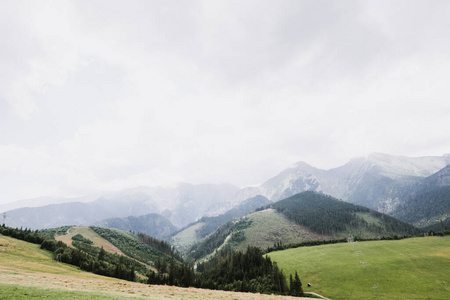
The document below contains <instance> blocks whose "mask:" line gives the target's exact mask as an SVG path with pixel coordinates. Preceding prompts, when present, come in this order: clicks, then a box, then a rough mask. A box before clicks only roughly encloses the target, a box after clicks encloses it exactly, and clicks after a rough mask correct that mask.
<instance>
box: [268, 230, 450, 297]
mask: <svg viewBox="0 0 450 300" xmlns="http://www.w3.org/2000/svg"><path fill="white" fill-rule="evenodd" d="M269 256H270V257H271V258H272V260H274V261H276V262H277V263H278V265H279V266H280V267H281V268H282V269H283V270H284V272H285V273H286V274H289V273H292V274H293V273H294V272H295V271H298V273H299V276H300V279H301V280H302V283H303V288H304V291H305V292H308V291H311V292H316V293H319V294H321V295H323V296H326V297H329V298H331V299H333V300H334V299H346V300H351V299H355V300H356V299H402V300H406V299H450V236H446V237H423V238H411V239H404V240H396V241H395V240H394V241H370V242H356V243H343V244H334V245H322V246H314V247H301V248H295V249H288V250H284V251H277V252H272V253H269ZM308 283H311V287H307V284H308Z"/></svg>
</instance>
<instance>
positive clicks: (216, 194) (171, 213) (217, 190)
mask: <svg viewBox="0 0 450 300" xmlns="http://www.w3.org/2000/svg"><path fill="white" fill-rule="evenodd" d="M449 163H450V155H448V154H447V155H443V156H429V157H404V156H395V155H388V154H382V153H373V154H371V155H369V156H367V157H360V158H354V159H352V160H350V161H349V162H348V163H346V164H344V165H343V166H340V167H337V168H333V169H330V170H321V169H318V168H315V167H313V166H310V165H308V164H307V163H305V162H299V163H297V164H296V165H295V166H294V167H292V168H288V169H286V170H284V171H282V172H280V173H279V174H278V175H276V176H274V177H272V178H270V179H268V180H267V181H266V182H264V183H263V184H261V185H259V186H256V187H246V188H243V189H240V188H238V187H235V186H232V185H228V184H221V185H217V184H216V185H215V184H203V185H192V184H187V183H183V184H178V185H176V186H174V187H160V188H149V187H138V188H133V189H128V190H124V191H120V192H113V193H106V194H104V195H103V196H102V197H97V198H96V200H95V201H90V202H87V201H85V200H86V199H89V198H80V200H81V199H83V200H82V202H73V203H62V204H51V205H47V206H42V207H36V208H20V209H16V210H10V211H7V212H6V214H5V216H6V224H7V225H9V226H13V227H28V228H33V229H40V228H49V227H58V226H63V225H91V224H95V223H96V222H99V221H100V220H103V219H107V218H126V217H129V216H140V215H146V214H151V213H157V214H161V215H163V216H164V217H166V218H167V219H168V220H170V221H171V222H172V223H173V225H175V226H176V227H178V228H183V227H184V226H186V225H187V224H190V223H192V222H195V221H196V220H199V219H200V218H202V217H204V216H207V217H214V216H219V215H221V214H224V213H226V212H227V211H229V210H230V209H232V208H233V207H236V206H238V205H239V204H241V203H243V202H244V201H245V200H247V199H250V198H253V197H256V196H258V195H261V196H263V197H266V198H267V199H268V200H269V201H271V202H275V201H278V200H282V199H284V198H287V197H290V196H292V195H295V194H297V193H301V192H304V191H316V192H321V193H324V194H328V195H331V196H333V197H335V198H338V199H342V200H345V201H347V202H350V203H354V204H358V205H363V206H366V207H368V208H371V209H375V210H377V211H379V212H383V213H387V214H394V213H395V212H396V211H398V209H399V207H402V208H405V207H407V206H408V202H409V199H412V198H413V197H412V193H414V192H415V191H419V190H420V189H422V188H424V186H426V184H427V181H424V179H425V178H428V177H429V178H430V179H429V180H430V182H431V181H432V180H433V179H432V178H433V174H436V173H437V172H439V171H440V170H442V169H444V168H445V167H446V166H447V165H448V164H449ZM436 176H437V175H436ZM449 178H450V177H449V176H443V175H442V176H441V177H440V179H439V180H440V183H439V184H440V185H441V186H448V185H449V184H450V179H449ZM427 180H428V179H427ZM66 200H67V199H64V201H66ZM42 201H44V202H45V201H49V200H48V199H43V200H42ZM437 201H439V200H437ZM416 202H417V201H416ZM23 203H27V202H23ZM45 203H47V202H45ZM410 203H411V204H412V203H413V202H410ZM414 203H415V202H414ZM417 203H420V201H419V202H417ZM417 205H419V204H417ZM443 207H445V206H443ZM408 211H410V212H413V213H417V212H418V211H419V209H411V210H408ZM446 213H450V212H447V211H445V212H443V214H442V216H443V217H444V218H446V215H445V214H446ZM427 216H428V215H427ZM427 216H426V217H427ZM428 217H430V218H434V217H435V215H433V216H431V215H430V216H428ZM404 220H406V219H405V218H404ZM417 222H418V221H417ZM424 222H425V221H423V222H422V223H424ZM425 223H426V222H425ZM427 224H428V223H427ZM430 225H431V224H430Z"/></svg>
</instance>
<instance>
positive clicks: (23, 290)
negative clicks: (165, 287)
mask: <svg viewBox="0 0 450 300" xmlns="http://www.w3.org/2000/svg"><path fill="white" fill-rule="evenodd" d="M29 298H48V299H74V300H78V299H80V300H85V299H95V300H97V299H99V300H100V299H101V300H103V299H104V300H107V299H119V297H114V296H113V295H111V294H105V293H98V292H81V291H68V290H64V289H57V288H52V289H50V288H40V287H33V286H20V285H17V284H0V299H29ZM133 298H135V297H133Z"/></svg>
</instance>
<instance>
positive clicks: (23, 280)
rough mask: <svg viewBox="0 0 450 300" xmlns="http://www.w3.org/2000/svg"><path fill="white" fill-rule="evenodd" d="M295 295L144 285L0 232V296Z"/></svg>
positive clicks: (225, 297) (228, 298)
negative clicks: (80, 265)
mask: <svg viewBox="0 0 450 300" xmlns="http://www.w3.org/2000/svg"><path fill="white" fill-rule="evenodd" d="M30 298H46V299H223V300H231V299H261V300H263V299H273V300H281V299H299V298H294V297H283V296H273V295H260V294H251V293H234V292H224V291H212V290H206V289H196V288H179V287H173V286H158V285H147V284H141V283H136V282H129V281H124V280H120V279H115V278H110V277H104V276H100V275H95V274H93V273H88V272H84V271H81V270H79V269H78V268H77V267H75V266H72V265H68V264H64V263H59V262H56V261H55V260H53V257H52V253H50V252H48V251H45V250H41V249H40V248H39V245H36V244H30V243H27V242H24V241H20V240H17V239H14V238H10V237H6V236H3V235H0V299H30Z"/></svg>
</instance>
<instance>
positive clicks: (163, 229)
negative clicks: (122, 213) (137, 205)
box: [95, 213, 177, 239]
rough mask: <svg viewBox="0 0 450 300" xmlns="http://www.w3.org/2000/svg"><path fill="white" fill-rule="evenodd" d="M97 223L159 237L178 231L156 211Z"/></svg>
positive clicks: (101, 225) (97, 224)
mask: <svg viewBox="0 0 450 300" xmlns="http://www.w3.org/2000/svg"><path fill="white" fill-rule="evenodd" d="M95 225H96V226H100V227H106V228H115V229H119V230H123V231H132V232H136V233H145V234H146V235H149V236H151V237H155V238H158V239H161V238H165V237H168V236H170V235H171V234H172V233H174V232H176V231H177V228H176V227H175V226H174V225H173V224H172V223H171V222H170V221H169V220H168V219H166V218H165V217H163V216H161V215H160V214H155V213H153V214H147V215H143V216H129V217H126V218H110V219H105V220H102V221H99V222H97V223H96V224H95Z"/></svg>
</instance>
